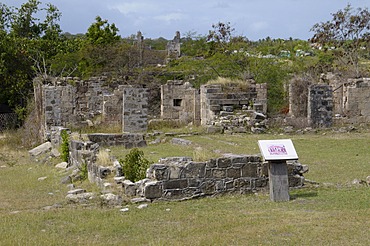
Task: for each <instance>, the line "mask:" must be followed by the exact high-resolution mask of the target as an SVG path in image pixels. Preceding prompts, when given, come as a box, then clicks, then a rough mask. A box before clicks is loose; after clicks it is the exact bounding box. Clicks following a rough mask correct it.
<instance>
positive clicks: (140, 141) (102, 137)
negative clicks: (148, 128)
mask: <svg viewBox="0 0 370 246" xmlns="http://www.w3.org/2000/svg"><path fill="white" fill-rule="evenodd" d="M87 137H88V138H89V140H90V141H92V142H95V143H97V144H99V145H100V146H118V145H121V146H124V147H125V148H126V149H131V148H135V147H145V146H146V140H145V139H144V135H143V134H140V133H123V134H112V133H92V134H88V135H87Z"/></svg>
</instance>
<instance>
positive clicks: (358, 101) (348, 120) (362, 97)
mask: <svg viewBox="0 0 370 246" xmlns="http://www.w3.org/2000/svg"><path fill="white" fill-rule="evenodd" d="M300 83H303V84H304V83H305V82H304V81H300ZM289 94H290V107H289V108H290V115H291V116H293V117H297V118H300V117H301V118H305V117H307V119H308V122H309V123H310V125H311V126H314V127H330V126H332V124H334V123H335V122H338V123H345V124H360V123H369V122H370V103H369V102H370V78H356V79H343V78H341V77H339V76H338V75H335V74H332V73H328V74H323V75H322V76H321V79H320V81H319V83H318V84H309V83H306V84H305V86H301V88H299V85H297V84H296V83H291V86H290V93H289Z"/></svg>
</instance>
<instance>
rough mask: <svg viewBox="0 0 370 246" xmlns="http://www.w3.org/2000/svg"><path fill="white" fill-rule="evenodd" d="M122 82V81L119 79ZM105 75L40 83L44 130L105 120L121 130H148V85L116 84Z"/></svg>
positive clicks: (101, 122)
mask: <svg viewBox="0 0 370 246" xmlns="http://www.w3.org/2000/svg"><path fill="white" fill-rule="evenodd" d="M121 82H122V81H121ZM118 83H120V81H118V80H117V81H116V80H114V81H111V80H109V79H108V77H105V76H103V77H99V78H96V77H95V78H90V79H88V80H80V79H79V78H54V81H53V83H52V85H51V84H48V85H43V86H42V93H41V96H40V97H42V100H38V101H41V102H42V107H41V108H42V110H41V111H42V112H41V114H42V115H41V116H40V118H41V119H43V122H42V127H43V128H44V130H43V132H46V134H50V133H49V132H50V127H52V126H63V127H71V126H72V127H81V126H91V125H100V124H104V125H105V126H119V127H122V131H123V132H144V131H146V130H147V118H148V97H149V93H148V89H145V88H133V87H128V86H123V85H117V84H118Z"/></svg>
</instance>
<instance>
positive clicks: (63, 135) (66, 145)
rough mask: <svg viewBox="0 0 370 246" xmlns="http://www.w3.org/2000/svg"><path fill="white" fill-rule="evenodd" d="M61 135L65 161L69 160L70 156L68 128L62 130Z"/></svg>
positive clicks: (62, 155) (62, 154)
mask: <svg viewBox="0 0 370 246" xmlns="http://www.w3.org/2000/svg"><path fill="white" fill-rule="evenodd" d="M60 136H61V138H62V144H61V146H60V147H61V158H62V160H63V161H65V162H68V158H69V135H68V133H67V131H66V130H62V132H61V133H60Z"/></svg>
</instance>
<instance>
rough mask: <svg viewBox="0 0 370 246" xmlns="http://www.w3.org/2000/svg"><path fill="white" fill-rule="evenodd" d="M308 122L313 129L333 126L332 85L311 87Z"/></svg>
mask: <svg viewBox="0 0 370 246" xmlns="http://www.w3.org/2000/svg"><path fill="white" fill-rule="evenodd" d="M307 117H308V122H309V124H310V125H311V126H313V127H331V126H332V124H333V90H332V87H331V86H330V85H323V84H317V85H311V86H310V87H309V91H308V114H307Z"/></svg>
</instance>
